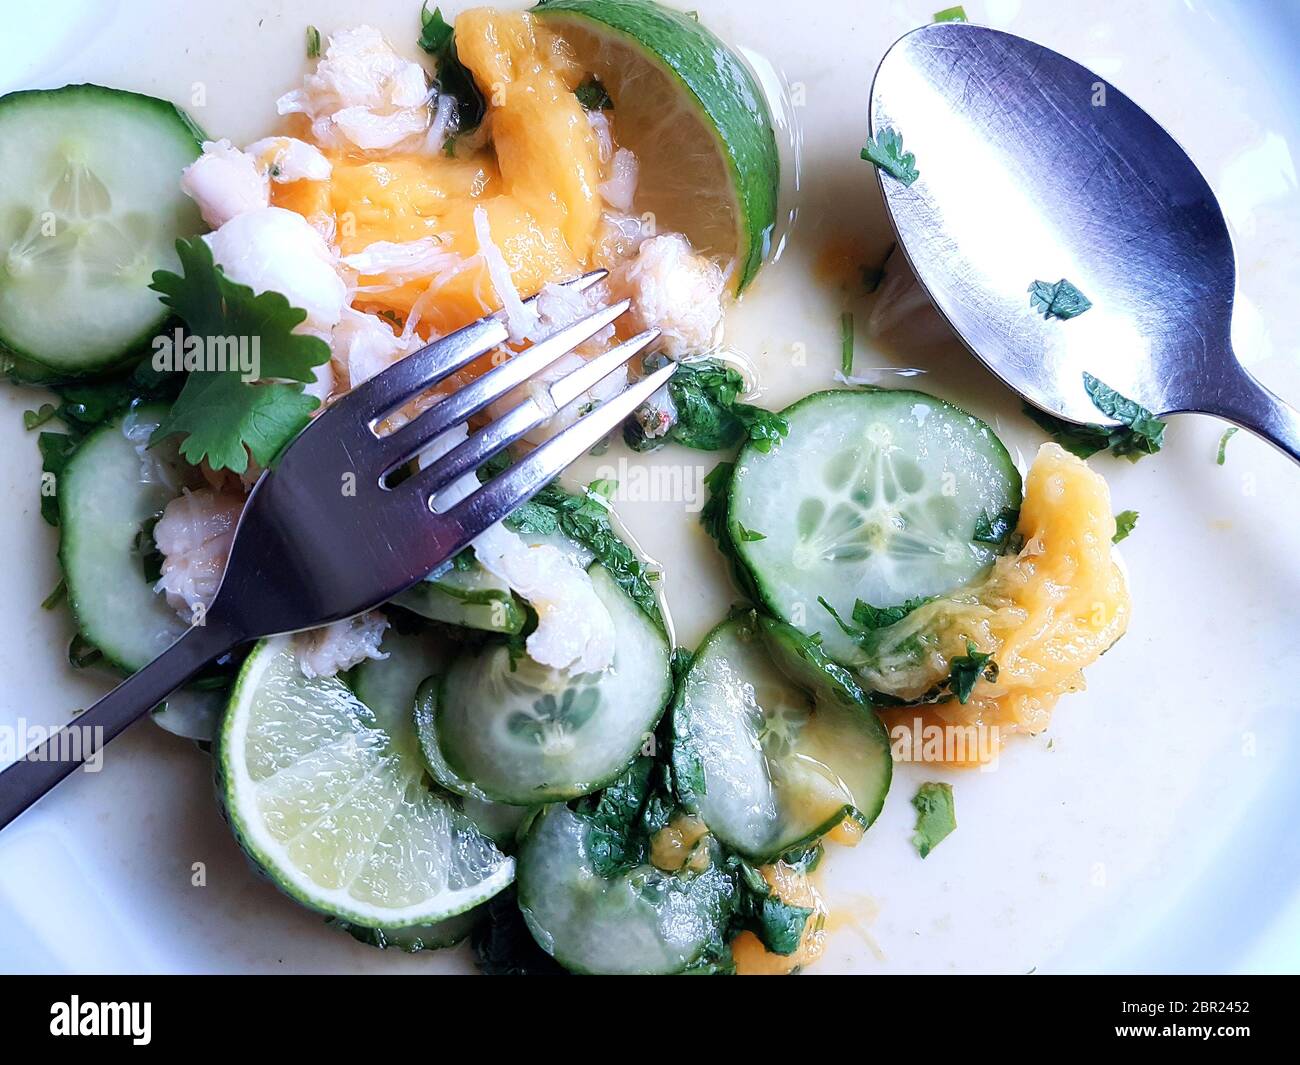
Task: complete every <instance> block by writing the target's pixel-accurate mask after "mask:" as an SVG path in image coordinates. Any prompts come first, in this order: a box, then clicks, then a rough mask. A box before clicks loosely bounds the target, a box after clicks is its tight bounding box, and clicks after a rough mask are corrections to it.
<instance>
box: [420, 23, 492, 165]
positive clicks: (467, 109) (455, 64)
mask: <svg viewBox="0 0 1300 1065" xmlns="http://www.w3.org/2000/svg"><path fill="white" fill-rule="evenodd" d="M419 45H420V47H421V48H423V49H424V50H425V51H426V52H428V53H429V54H430V55H431V56H433V58H434V61H435V63H436V64H437V67H438V75H437V79H438V91H439V92H441V93H444V94H445V95H447V96H450V97H452V98H453V99H454V100H455V101H456V131H457V132H458V133H468V132H469V131H470V130H473V129H476V128H477V127H478V125H479V123H480V122H482V121H483V116H484V115H485V114H486V113H487V104H486V102H485V101H484V99H483V94H482V93H481V92H479V91H478V85H477V84H476V83H475V82H474V75H473V74H471V73H470V72H469V69H468V68H467V67H466V66H465V64H464V63H462V62H461V61H460V57H459V56H457V54H456V31H455V30H454V29H452V27H451V24H450V23H449V22H448V21H447V20H446V19H444V18H443V17H442V11H441V10H440V9H439V8H436V7H435V8H434V9H433V11H432V12H431V11H430V10H429V5H428V0H425V3H424V4H423V5H422V6H421V8H420V39H419ZM450 145H451V140H450V138H449V139H448V141H447V145H446V146H445V150H447V154H448V155H452V154H454V153H453V152H452V151H451V150H449V149H450Z"/></svg>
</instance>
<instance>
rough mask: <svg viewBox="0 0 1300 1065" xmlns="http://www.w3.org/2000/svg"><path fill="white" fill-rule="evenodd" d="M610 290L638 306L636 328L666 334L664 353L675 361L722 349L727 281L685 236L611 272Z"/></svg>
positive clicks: (656, 243)
mask: <svg viewBox="0 0 1300 1065" xmlns="http://www.w3.org/2000/svg"><path fill="white" fill-rule="evenodd" d="M609 288H610V293H611V295H612V296H613V298H614V299H630V300H631V301H632V307H631V309H630V310H629V311H628V318H629V319H630V322H631V325H632V326H633V328H635V329H637V330H642V329H659V330H661V331H662V333H663V336H662V338H661V340H660V341H659V349H660V350H661V351H663V352H664V353H665V354H667V355H669V356H671V357H672V358H674V359H678V358H682V357H683V356H686V355H695V354H700V353H702V352H705V351H708V350H709V349H711V348H714V347H716V346H717V344H718V341H719V339H720V337H721V332H722V296H723V292H724V291H725V290H726V277H725V275H724V274H723V272H722V270H721V269H719V268H718V265H717V263H715V262H713V261H712V260H711V259H707V258H705V257H704V256H702V255H697V254H696V253H695V252H694V251H693V250H692V249H691V244H690V241H688V240H687V239H686V238H685V237H684V236H682V235H681V234H680V233H665V234H663V235H661V236H658V237H651V238H650V239H649V240H646V241H645V242H644V243H642V244H641V246H640V248H639V249H638V250H637V253H636V256H635V257H634V258H631V259H629V260H627V261H626V262H624V263H621V264H619V265H618V266H615V267H614V268H613V269H612V270H611V271H610V276H609Z"/></svg>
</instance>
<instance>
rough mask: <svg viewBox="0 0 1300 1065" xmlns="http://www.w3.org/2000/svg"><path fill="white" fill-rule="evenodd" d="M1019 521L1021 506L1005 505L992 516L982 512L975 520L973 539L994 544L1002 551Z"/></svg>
mask: <svg viewBox="0 0 1300 1065" xmlns="http://www.w3.org/2000/svg"><path fill="white" fill-rule="evenodd" d="M1019 521H1020V508H1019V507H1003V508H1002V509H1001V510H999V511H998V512H997V513H996V514H994V515H993V516H992V517H989V515H988V514H987V513H982V514H980V516H979V519H978V520H977V521H976V522H975V532H974V533H973V534H972V535H971V539H972V540H974V541H976V542H977V543H981V544H992V545H993V546H994V547H996V548H997V549H998V550H999V551H1001V550H1003V549H1004V548H1005V547H1006V546H1007V544H1008V543H1009V542H1010V540H1011V534H1012V532H1013V531H1014V530H1015V527H1016V523H1017V522H1019Z"/></svg>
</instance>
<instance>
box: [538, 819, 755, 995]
mask: <svg viewBox="0 0 1300 1065" xmlns="http://www.w3.org/2000/svg"><path fill="white" fill-rule="evenodd" d="M587 829H588V826H587V822H586V821H584V820H583V819H582V818H580V817H579V816H578V815H577V814H575V813H573V811H572V810H570V809H569V808H568V807H566V806H548V807H547V808H546V809H545V810H544V811H543V812H542V813H541V814H539V815H538V816H537V818H536V819H535V820H534V821H533V822H532V824H531V825H529V827H528V831H527V832H526V833H525V834H524V838H523V841H522V842H521V843H520V846H519V909H520V910H521V911H522V913H523V915H524V920H525V921H526V922H527V923H528V928H529V930H530V931H531V932H532V933H533V938H534V939H536V940H537V942H538V944H540V945H541V947H542V949H543V950H545V951H546V952H547V953H548V954H550V955H551V956H552V957H554V958H555V960H556V961H558V962H559V963H560V964H561V965H563V966H564V967H565V968H566V969H569V970H572V971H573V972H579V973H593V974H608V975H657V974H667V973H677V972H681V971H682V970H684V969H687V968H690V967H691V966H692V965H693V964H695V963H696V962H698V961H700V960H701V959H702V958H703V956H704V955H705V954H706V952H708V951H709V949H710V948H711V947H714V946H715V945H716V944H718V943H719V942H720V939H721V935H722V929H723V926H724V924H725V922H726V920H727V916H728V914H729V912H730V905H731V900H732V897H733V895H734V892H735V885H734V883H733V882H732V880H731V878H730V877H729V876H728V875H727V874H726V873H725V872H723V871H722V869H720V868H719V867H718V865H717V864H713V865H711V866H710V867H709V868H708V869H706V870H705V871H704V872H702V873H698V874H685V873H666V872H663V871H662V870H660V869H657V868H655V867H654V866H653V865H640V866H637V867H635V868H633V869H631V870H629V871H628V872H626V873H623V874H622V875H620V876H617V877H614V878H613V879H610V880H605V879H602V878H601V876H600V875H599V873H598V872H597V870H596V868H595V867H594V865H593V862H592V860H591V855H590V851H589V844H588V839H587Z"/></svg>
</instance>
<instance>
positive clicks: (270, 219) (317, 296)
mask: <svg viewBox="0 0 1300 1065" xmlns="http://www.w3.org/2000/svg"><path fill="white" fill-rule="evenodd" d="M203 239H204V240H205V241H207V243H208V246H209V247H210V248H211V249H212V258H213V260H214V261H215V262H216V264H217V265H218V266H220V267H221V268H222V270H223V271H225V274H226V276H227V277H229V278H230V279H231V280H232V281H237V282H239V283H240V284H241V285H248V286H249V287H250V288H252V290H253V291H254V292H258V293H261V292H278V293H280V294H281V295H282V296H284V298H285V299H287V300H288V301H289V303H290V304H292V305H293V306H294V307H301V308H302V309H303V310H305V311H306V312H307V320H306V321H305V322H303V323H302V324H301V325H300V326H298V327H297V329H296V331H297V332H300V333H311V334H313V335H318V336H328V334H329V331H330V330H331V329H332V328H333V327H334V326H335V325H337V324H338V321H339V318H340V317H341V316H342V314H343V308H344V307H346V306H347V305H348V302H349V300H348V291H347V286H346V285H345V284H344V283H343V279H342V278H341V277H339V274H338V269H337V260H336V258H335V256H334V253H333V252H332V251H330V248H329V245H327V244H326V243H325V238H324V237H322V236H321V235H320V233H319V232H317V231H316V230H315V229H313V228H312V226H311V224H310V223H309V222H308V221H307V220H306V219H305V218H303V216H302V215H300V214H295V213H294V212H293V211H286V210H284V209H283V208H281V207H260V208H257V209H256V210H251V211H244V212H243V213H241V214H238V215H236V216H235V217H234V218H231V219H230V220H229V221H228V222H226V223H225V224H224V225H223V226H221V228H220V229H218V230H216V232H213V233H208V234H207V235H205V236H204V238H203Z"/></svg>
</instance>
